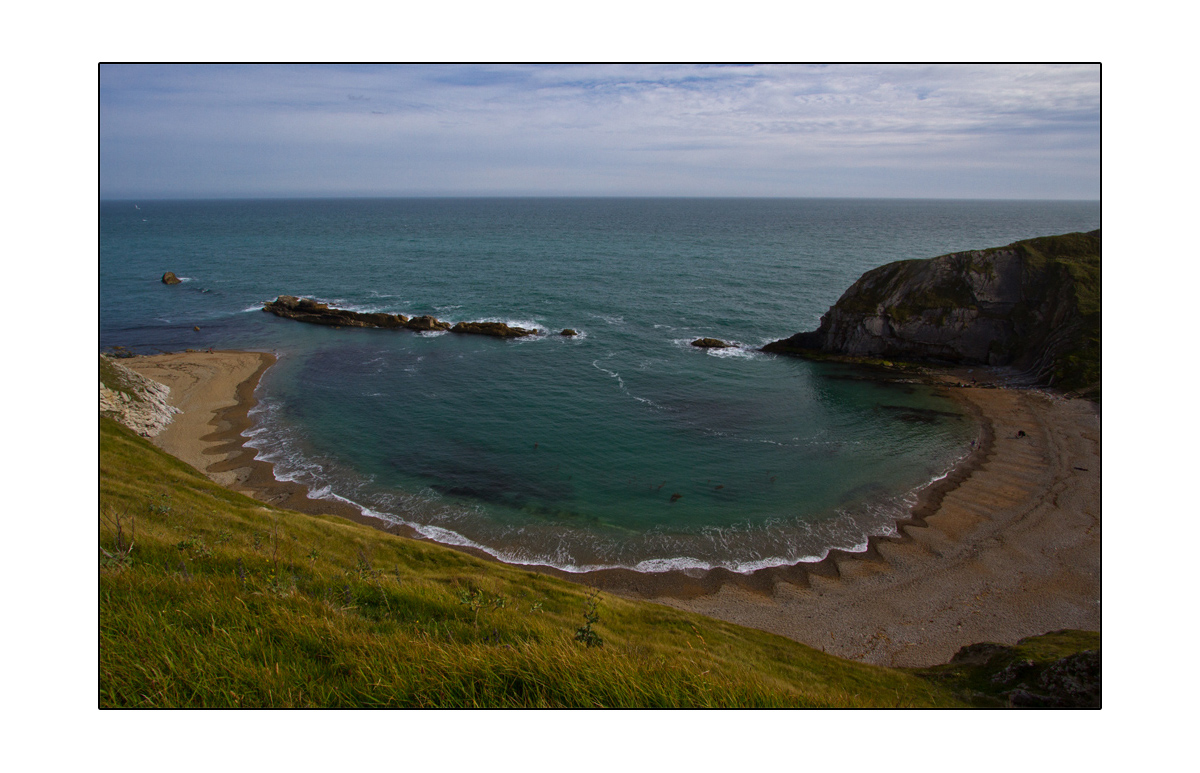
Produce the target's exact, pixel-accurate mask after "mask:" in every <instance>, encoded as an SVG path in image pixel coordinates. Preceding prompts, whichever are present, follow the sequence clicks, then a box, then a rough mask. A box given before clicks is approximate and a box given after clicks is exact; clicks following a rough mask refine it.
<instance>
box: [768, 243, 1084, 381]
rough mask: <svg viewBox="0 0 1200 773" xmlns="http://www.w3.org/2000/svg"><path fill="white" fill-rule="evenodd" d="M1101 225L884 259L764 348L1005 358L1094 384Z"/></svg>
mask: <svg viewBox="0 0 1200 773" xmlns="http://www.w3.org/2000/svg"><path fill="white" fill-rule="evenodd" d="M1099 282H1100V232H1099V231H1092V232H1090V233H1086V234H1084V233H1074V234H1065V235H1062V236H1047V237H1041V238H1037V239H1027V240H1025V241H1020V242H1014V243H1013V244H1010V245H1008V246H1006V247H999V248H994V249H989V250H978V251H973V252H958V253H953V254H950V255H943V256H941V257H937V258H929V259H926V260H903V261H898V262H896V263H889V264H887V265H885V266H881V267H879V268H877V269H873V270H871V271H868V272H867V273H865V274H863V275H862V276H861V277H860V278H859V279H858V281H857V282H855V283H854V284H853V285H852V286H851V287H850V288H849V289H848V290H846V292H845V293H843V295H842V297H841V298H840V299H838V302H837V303H836V304H834V305H833V307H832V308H830V309H829V311H827V312H826V313H825V314H824V316H822V317H821V324H820V326H819V327H818V328H817V329H816V330H814V331H810V332H805V333H797V334H796V335H794V336H792V337H791V338H786V339H783V340H781V341H774V342H772V343H770V344H767V345H766V346H764V347H763V351H766V352H774V353H777V354H797V355H800V356H816V357H820V356H822V355H849V356H853V357H868V358H886V359H898V360H926V361H929V360H932V361H938V362H949V363H956V364H964V365H970V364H982V365H1006V366H1013V367H1015V368H1017V369H1020V370H1023V371H1026V372H1027V373H1029V374H1030V376H1032V377H1033V379H1034V380H1036V381H1038V382H1039V383H1042V384H1048V385H1052V386H1059V387H1062V388H1065V389H1077V390H1083V391H1092V390H1098V389H1099V352H1100V327H1099V322H1100V298H1099Z"/></svg>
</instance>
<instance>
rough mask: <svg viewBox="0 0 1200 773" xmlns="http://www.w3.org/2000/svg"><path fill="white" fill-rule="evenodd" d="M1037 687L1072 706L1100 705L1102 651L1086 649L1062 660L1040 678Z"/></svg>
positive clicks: (1056, 662) (1043, 672) (1052, 665)
mask: <svg viewBox="0 0 1200 773" xmlns="http://www.w3.org/2000/svg"><path fill="white" fill-rule="evenodd" d="M1037 686H1038V687H1039V688H1040V689H1041V690H1043V691H1045V692H1047V693H1049V694H1050V695H1052V696H1054V697H1056V698H1059V699H1061V700H1064V701H1066V702H1067V704H1068V705H1071V706H1099V705H1100V652H1099V651H1098V650H1084V651H1083V652H1076V653H1075V654H1074V655H1068V656H1067V657H1065V658H1060V659H1059V660H1056V661H1054V662H1053V663H1051V664H1050V665H1049V666H1047V667H1046V669H1045V670H1044V671H1042V673H1041V674H1040V675H1039V676H1038V680H1037Z"/></svg>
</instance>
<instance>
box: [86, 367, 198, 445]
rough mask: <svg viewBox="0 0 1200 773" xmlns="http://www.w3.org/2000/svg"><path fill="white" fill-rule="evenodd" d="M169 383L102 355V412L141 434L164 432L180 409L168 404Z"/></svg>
mask: <svg viewBox="0 0 1200 773" xmlns="http://www.w3.org/2000/svg"><path fill="white" fill-rule="evenodd" d="M170 394H171V389H170V387H168V386H166V385H165V384H160V383H158V382H157V381H152V380H151V379H148V378H146V377H145V376H143V375H142V374H140V373H135V372H134V371H132V370H130V369H129V368H126V367H125V366H124V365H121V364H120V363H118V362H114V361H113V360H112V359H110V358H108V357H105V356H104V355H100V415H101V416H108V417H109V418H112V419H116V420H117V421H119V422H120V423H122V424H124V425H125V426H126V427H129V428H130V429H131V430H133V431H134V432H136V433H138V434H139V435H141V436H142V437H154V436H155V435H157V434H158V433H160V432H162V431H163V429H165V428H166V426H167V425H168V424H170V423H171V419H172V418H174V415H175V414H177V413H179V409H178V408H176V407H174V406H172V405H168V404H167V398H168V397H169V396H170Z"/></svg>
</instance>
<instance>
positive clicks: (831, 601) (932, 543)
mask: <svg viewBox="0 0 1200 773" xmlns="http://www.w3.org/2000/svg"><path fill="white" fill-rule="evenodd" d="M274 361H275V358H274V357H273V356H272V355H269V354H261V353H256V352H215V353H207V352H196V353H184V354H169V355H154V356H149V357H138V358H133V359H128V360H123V361H122V363H123V364H125V365H127V366H128V367H131V368H132V369H134V370H136V371H138V372H139V373H142V374H143V375H145V376H147V377H149V378H152V379H154V380H156V381H161V382H162V383H165V384H167V385H168V386H170V387H171V398H170V401H169V402H170V403H171V404H172V405H174V406H176V407H177V408H179V409H180V410H181V411H183V414H182V415H181V416H178V417H176V419H175V422H174V423H173V424H172V425H171V426H170V427H168V428H167V429H166V430H165V431H164V432H163V433H162V434H160V435H159V436H158V438H156V439H155V442H156V443H157V444H158V445H159V447H161V448H163V449H164V450H165V451H167V452H169V453H171V454H173V455H175V456H177V457H179V458H180V459H183V460H184V461H186V462H188V463H189V464H191V465H192V466H194V467H196V468H197V469H198V470H200V471H201V472H203V473H205V474H206V475H208V476H209V477H210V478H212V479H213V480H215V481H217V482H219V483H221V484H222V485H225V486H228V487H230V488H233V489H235V490H238V491H242V492H243V493H247V494H249V495H251V496H253V497H255V498H257V499H259V500H260V501H263V502H267V503H270V504H273V505H276V506H279V507H286V508H289V509H293V510H299V511H301V512H309V513H331V514H334V515H340V516H343V517H346V518H350V519H352V520H355V521H358V522H360V523H365V524H368V525H371V526H374V527H376V528H381V529H383V530H385V531H388V532H391V533H395V534H400V535H403V536H416V535H415V534H414V533H413V532H412V531H411V530H409V529H407V528H404V527H399V526H394V525H389V524H386V523H384V522H381V521H379V520H377V519H375V518H371V517H368V516H364V515H362V513H361V512H360V511H359V509H358V508H356V507H354V506H352V505H348V504H345V503H341V502H337V501H330V500H319V499H318V500H314V499H310V498H309V497H308V496H307V491H306V490H305V489H304V488H303V487H302V486H298V485H296V484H292V483H286V482H280V481H276V480H275V478H274V475H273V474H272V469H271V466H270V465H269V464H267V463H265V462H259V461H256V460H254V458H253V457H254V450H253V449H248V448H245V447H244V446H243V445H242V443H243V440H244V438H243V437H242V436H241V432H242V431H243V430H244V429H246V428H248V427H249V426H250V419H249V416H248V412H249V410H250V409H251V408H252V407H253V405H254V397H253V395H254V389H255V387H256V386H257V384H258V381H259V378H260V377H261V376H262V373H263V372H264V371H265V370H266V369H267V368H268V367H269V366H270V365H271V364H272V363H274ZM957 380H958V378H957V377H953V376H952V377H949V378H947V379H945V381H946V382H947V383H948V384H953V383H956V382H957ZM947 389H948V391H949V392H950V394H951V395H952V396H954V397H957V398H959V399H960V400H961V401H962V402H963V404H964V406H965V407H966V408H967V410H969V411H970V412H971V413H972V414H973V415H974V417H975V419H976V420H977V421H979V423H980V425H981V428H982V433H981V438H980V442H979V444H978V446H977V448H976V449H975V451H974V453H973V454H972V455H971V456H970V457H969V458H968V459H966V460H965V461H964V462H963V463H962V464H960V465H959V466H958V467H957V468H956V469H955V470H954V471H953V472H952V473H951V474H950V475H949V476H948V477H947V478H946V479H944V480H942V481H939V482H938V483H937V484H934V485H933V486H930V487H928V488H927V489H926V490H925V491H924V492H923V493H922V496H921V499H920V501H919V502H918V504H917V506H916V507H915V508H914V511H913V517H912V519H911V520H909V521H907V522H905V523H904V524H901V536H898V537H891V538H873V539H872V540H871V542H870V547H869V549H868V550H867V551H866V552H865V553H858V554H851V553H843V552H839V551H835V552H833V553H832V554H831V555H830V556H829V557H828V558H826V559H825V560H824V561H821V562H819V563H814V564H798V565H796V566H792V567H777V568H772V569H765V570H762V571H760V572H755V573H754V574H752V575H739V574H735V573H732V572H728V571H724V570H715V571H710V572H703V573H684V572H668V573H662V574H640V573H637V572H632V571H622V570H613V571H601V572H592V573H588V574H571V573H566V572H560V571H557V570H552V569H539V571H544V572H545V573H547V574H553V575H556V576H559V577H563V578H564V579H568V580H572V581H575V582H583V583H587V584H590V585H595V586H597V587H601V588H604V589H605V590H608V591H610V592H613V593H616V594H619V595H623V596H627V597H630V598H641V599H648V600H652V601H656V602H658V603H662V604H666V605H669V606H673V607H678V608H681V609H687V610H690V611H694V612H699V613H701V614H704V615H708V616H710V617H715V618H718V619H722V620H727V621H730V622H734V623H738V624H740V625H745V626H749V627H752V628H759V629H762V630H765V631H770V632H773V633H778V634H781V635H783V636H787V637H788V638H791V639H795V640H796V641H799V642H802V643H804V644H808V645H810V646H813V647H817V648H819V649H822V650H824V651H826V652H830V653H832V654H836V655H839V656H841V657H846V658H851V659H854V660H859V661H863V662H867V663H875V664H879V665H888V666H921V665H932V664H936V663H944V662H946V661H948V660H949V659H950V657H951V656H952V655H953V654H954V653H955V652H956V651H957V650H958V649H959V648H960V647H962V646H965V645H967V644H973V643H976V642H982V641H992V642H998V643H1002V644H1012V643H1015V642H1016V641H1017V640H1019V639H1021V638H1023V637H1025V636H1030V635H1033V634H1039V633H1046V632H1047V631H1053V630H1058V629H1062V628H1081V629H1086V630H1100V616H1101V615H1100V612H1101V609H1100V416H1099V411H1098V409H1097V407H1096V406H1095V404H1093V403H1090V402H1087V401H1084V400H1067V399H1064V398H1061V397H1058V396H1055V395H1052V394H1050V393H1046V392H1042V391H1036V390H1021V389H998V388H986V387H963V388H959V387H953V386H948V387H947ZM1022 432H1023V433H1024V434H1023V436H1019V435H1018V433H1022ZM468 552H472V553H473V554H475V555H480V556H482V557H485V558H487V556H486V555H485V554H482V553H479V552H478V551H468ZM529 568H531V569H536V568H535V567H529Z"/></svg>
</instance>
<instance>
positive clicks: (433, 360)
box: [100, 199, 1100, 571]
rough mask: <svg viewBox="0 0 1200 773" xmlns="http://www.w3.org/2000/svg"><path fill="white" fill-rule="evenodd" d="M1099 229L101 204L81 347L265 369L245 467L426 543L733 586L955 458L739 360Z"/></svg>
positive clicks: (921, 399)
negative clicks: (440, 322)
mask: <svg viewBox="0 0 1200 773" xmlns="http://www.w3.org/2000/svg"><path fill="white" fill-rule="evenodd" d="M1098 227H1100V206H1099V204H1098V203H1096V202H1012V201H1002V202H997V201H993V202H982V201H894V200H880V201H865V200H804V199H799V200H780V199H764V200H747V199H732V200H712V199H700V200H695V199H394V200H288V201H198V202H179V201H138V202H132V201H128V202H125V201H122V202H102V203H101V205H100V293H101V297H100V308H101V315H100V345H101V347H102V348H105V347H108V346H112V345H114V344H119V345H123V346H127V347H130V348H134V349H135V350H137V351H141V352H145V353H150V352H153V351H156V350H177V349H182V348H186V347H190V348H202V347H209V346H212V347H217V348H246V349H256V350H264V351H274V352H276V353H278V354H279V355H280V360H279V363H278V364H277V365H276V366H275V367H274V368H272V369H271V370H270V371H269V372H268V373H267V374H266V376H264V378H263V381H262V383H261V385H260V388H259V394H258V396H259V399H260V407H259V409H258V410H257V411H256V412H255V413H254V418H255V421H256V424H255V427H254V428H253V429H252V430H251V435H252V438H251V440H250V443H251V445H253V446H254V447H256V448H257V449H259V455H260V457H261V458H265V459H268V460H270V461H273V462H274V463H275V465H276V475H277V476H278V477H281V478H289V479H294V480H298V481H300V482H303V483H305V484H306V485H308V486H309V487H310V488H311V489H312V490H313V491H315V492H318V493H320V494H322V495H325V496H339V497H342V498H346V499H349V500H351V501H353V502H355V503H357V504H359V505H360V506H362V507H364V508H366V509H367V510H368V511H369V512H373V513H375V514H377V515H379V516H380V517H383V518H388V519H392V520H398V521H404V522H406V523H410V524H412V525H414V526H416V527H417V528H418V529H419V530H421V531H423V532H424V533H425V534H427V535H429V536H431V537H434V538H438V539H441V540H443V541H446V542H450V543H459V544H474V545H478V546H481V547H483V548H485V549H487V550H489V551H490V552H492V553H494V554H496V555H499V556H501V557H502V558H505V559H507V560H510V561H518V562H533V563H547V564H552V565H556V566H560V567H564V568H568V569H581V568H586V567H594V566H638V567H640V568H642V569H659V568H666V567H670V566H683V567H688V566H695V567H707V566H718V565H719V566H727V567H730V568H733V569H738V570H743V571H746V570H749V569H753V568H755V567H757V566H763V565H770V564H779V563H791V562H795V561H801V560H812V559H816V558H820V557H821V556H823V555H824V553H825V552H826V551H827V550H828V548H830V547H841V548H848V549H854V548H857V547H861V546H862V545H863V544H864V542H865V538H866V536H867V535H869V534H883V533H889V531H890V530H891V529H892V528H893V521H894V519H895V518H896V517H898V516H900V515H902V513H903V510H904V508H905V507H906V506H907V504H908V503H909V502H911V499H912V492H913V491H914V490H915V489H917V488H918V487H919V486H921V485H924V484H925V483H927V482H928V481H929V480H931V479H932V478H934V477H936V476H938V475H940V474H942V473H943V472H944V471H945V470H946V469H948V467H949V466H950V465H951V464H952V463H953V462H954V460H955V459H957V458H959V457H960V456H961V455H962V454H964V453H965V451H966V449H967V448H968V446H969V443H970V440H971V439H972V438H973V437H974V435H975V428H974V427H973V426H972V425H971V423H970V422H969V421H968V420H966V419H965V418H964V417H962V416H961V415H957V411H956V409H955V406H954V404H953V403H951V402H949V401H948V400H946V399H944V398H941V397H939V396H937V395H935V394H931V393H929V392H928V391H927V390H924V389H918V388H912V387H902V386H895V385H892V386H885V385H878V384H872V383H869V382H863V381H858V380H850V379H846V378H842V376H844V375H846V371H845V370H844V369H841V368H838V367H837V366H829V365H817V364H813V363H807V362H803V361H800V360H795V359H789V358H781V357H775V356H771V355H764V354H761V353H758V352H757V351H755V349H756V348H757V347H759V346H761V345H762V344H764V343H766V342H767V341H771V340H775V339H778V338H782V337H785V336H788V335H791V334H792V333H795V332H797V331H799V330H808V329H812V328H814V327H815V326H816V324H817V322H818V320H819V317H820V315H821V314H822V313H823V312H824V311H825V310H826V309H827V308H828V307H829V306H830V305H831V304H832V303H833V302H834V301H836V300H837V298H838V297H839V296H840V295H841V293H842V292H843V291H844V290H845V289H846V288H847V287H848V286H849V285H850V284H851V283H852V282H853V281H854V280H855V279H857V278H858V276H860V275H861V274H862V273H863V272H864V271H866V270H868V269H871V268H874V267H876V266H879V265H882V264H884V263H887V262H890V261H893V260H900V259H908V258H923V257H931V256H934V255H940V254H944V253H947V252H953V251H958V250H966V249H977V248H984V247H993V246H999V245H1003V244H1007V243H1009V242H1012V241H1015V240H1018V239H1024V238H1029V237H1032V236H1041V235H1047V234H1056V233H1065V232H1069V231H1082V230H1091V229H1094V228H1098ZM167 270H170V271H174V272H175V273H176V274H178V275H179V276H181V277H183V278H184V283H183V284H182V285H178V286H174V287H168V286H165V285H163V284H162V283H161V282H160V281H159V278H160V277H161V275H162V273H163V272H164V271H167ZM281 294H288V295H300V296H309V297H315V298H317V299H319V300H322V301H326V302H329V303H331V304H333V305H336V306H340V307H344V308H352V309H357V310H364V311H366V310H370V311H388V312H398V313H404V314H409V315H417V314H434V315H436V316H438V317H440V318H442V319H445V320H447V321H450V322H457V321H461V320H485V319H492V320H502V321H507V322H510V323H515V324H519V325H521V326H524V327H535V326H536V327H539V328H542V329H544V330H546V331H548V334H547V335H544V336H539V337H537V338H536V339H532V340H521V341H500V340H494V339H488V338H481V337H474V336H456V335H452V334H440V335H417V334H413V333H411V332H409V331H374V330H357V329H342V330H333V329H330V328H324V327H317V326H311V325H304V324H301V323H297V322H294V321H290V320H283V319H279V318H277V317H275V316H273V315H269V314H264V313H262V312H261V307H262V304H263V303H264V302H265V301H268V300H271V299H273V298H275V297H276V296H277V295H281ZM194 326H198V327H199V328H200V331H199V332H196V331H195V330H194V329H193V327H194ZM565 327H570V328H574V329H576V330H578V331H580V333H581V335H580V336H579V337H577V338H573V339H569V338H563V337H561V336H558V335H555V333H557V332H558V331H559V330H561V329H562V328H565ZM699 336H712V337H716V338H722V339H725V340H730V341H734V342H736V343H738V344H739V345H740V346H739V347H738V348H736V349H731V350H721V351H707V352H706V351H701V350H698V349H695V348H693V347H691V346H689V345H688V342H689V341H691V340H692V339H694V338H696V337H699ZM914 408H915V409H928V410H927V411H914V410H912V409H914ZM931 411H933V412H931ZM674 494H679V495H680V496H679V497H675V498H674V501H672V498H673V495H674Z"/></svg>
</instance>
